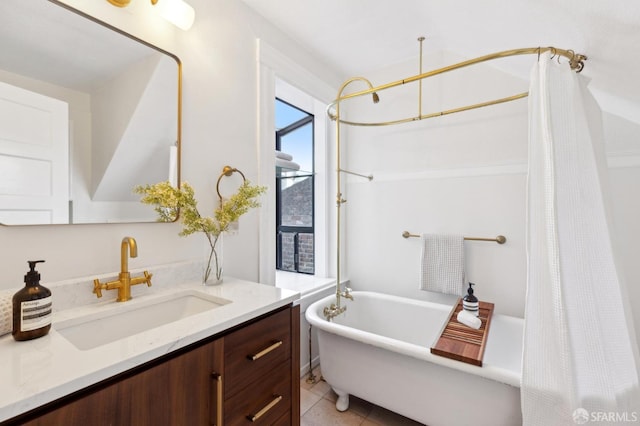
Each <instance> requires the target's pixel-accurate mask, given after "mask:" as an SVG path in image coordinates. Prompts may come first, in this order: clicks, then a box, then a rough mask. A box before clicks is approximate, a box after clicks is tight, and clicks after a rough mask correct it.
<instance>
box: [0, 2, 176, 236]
mask: <svg viewBox="0 0 640 426" xmlns="http://www.w3.org/2000/svg"><path fill="white" fill-rule="evenodd" d="M0 52H2V55H0V170H1V171H2V173H0V223H2V224H4V225H35V224H63V223H65V224H76V223H123V222H153V221H156V214H155V212H154V211H153V209H152V208H150V207H149V206H147V205H144V204H142V203H140V202H139V196H138V195H137V194H134V193H133V188H134V187H135V186H136V185H145V184H153V183H156V182H160V181H166V180H170V181H171V182H172V183H173V184H175V185H179V184H180V149H181V96H182V94H181V78H182V76H181V63H180V60H179V59H178V57H177V56H175V55H173V54H171V53H168V52H166V51H164V50H162V49H160V48H158V47H155V46H153V45H151V44H149V43H147V42H145V41H143V40H140V39H138V38H136V37H133V36H131V35H128V34H126V33H124V32H122V31H120V30H118V29H116V28H114V27H112V26H110V25H108V24H106V23H104V22H101V21H99V20H97V19H95V18H92V17H90V16H88V15H85V14H83V13H81V12H79V11H77V10H75V9H72V8H70V7H69V6H67V5H64V4H63V3H60V2H58V1H56V0H29V1H24V0H2V1H1V2H0Z"/></svg>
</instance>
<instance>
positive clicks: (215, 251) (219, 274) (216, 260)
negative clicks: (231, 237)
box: [202, 234, 223, 285]
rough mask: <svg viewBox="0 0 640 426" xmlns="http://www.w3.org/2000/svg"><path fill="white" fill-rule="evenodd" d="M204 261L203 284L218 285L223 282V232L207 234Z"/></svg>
mask: <svg viewBox="0 0 640 426" xmlns="http://www.w3.org/2000/svg"><path fill="white" fill-rule="evenodd" d="M205 236H206V240H205V250H204V262H203V266H202V284H204V285H218V284H222V278H223V270H222V254H223V245H222V234H220V235H212V234H208V235H205Z"/></svg>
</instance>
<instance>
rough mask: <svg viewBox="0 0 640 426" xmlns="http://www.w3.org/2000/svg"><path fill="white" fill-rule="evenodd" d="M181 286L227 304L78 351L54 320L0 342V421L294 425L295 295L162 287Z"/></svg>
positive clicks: (244, 287)
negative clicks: (31, 336) (23, 337)
mask: <svg viewBox="0 0 640 426" xmlns="http://www.w3.org/2000/svg"><path fill="white" fill-rule="evenodd" d="M194 289H195V290H194ZM185 291H197V292H205V293H206V294H208V295H209V296H211V297H216V298H218V299H219V300H225V301H227V303H224V304H222V305H221V306H219V307H216V308H215V309H211V310H210V311H205V312H201V313H197V314H194V315H190V316H188V317H186V318H182V319H179V320H176V321H172V322H170V323H168V324H165V325H162V326H159V327H154V328H152V329H150V330H147V331H143V332H140V333H136V334H134V335H132V336H127V337H123V338H119V339H117V340H114V341H111V342H108V343H105V344H99V345H98V346H95V345H92V346H91V347H89V348H85V349H79V348H78V347H76V345H75V344H74V343H72V342H73V339H69V337H68V336H66V337H65V335H63V334H62V333H63V332H65V329H60V330H57V329H56V318H55V316H54V323H53V327H52V329H51V332H50V333H49V335H47V336H45V337H43V338H40V339H36V340H33V341H31V342H14V341H13V339H12V338H11V336H5V337H3V338H0V362H1V363H2V365H3V367H2V369H0V424H2V425H5V424H7V425H9V424H11V425H13V424H27V425H51V424H65V425H75V424H77V425H87V424H91V425H101V424H105V425H107V424H136V425H138V424H139V425H144V424H150V425H151V424H153V425H155V424H185V425H186V424H188V425H199V424H202V425H204V424H207V425H211V424H215V425H222V424H224V425H236V424H249V423H252V424H265V425H280V424H282V425H290V424H299V421H300V393H299V373H300V359H299V351H300V342H299V336H300V332H299V321H300V313H299V306H297V305H296V306H294V305H293V301H294V300H295V299H296V298H297V294H296V293H294V292H290V291H287V290H281V289H277V288H275V287H271V286H265V285H260V284H255V283H249V282H245V281H240V280H234V279H226V281H225V283H224V284H222V285H220V286H216V287H211V288H206V287H205V288H203V287H202V286H199V285H198V284H195V283H193V284H188V285H184V286H180V287H179V288H176V289H172V290H170V291H169V293H170V294H171V292H174V293H175V294H180V295H182V294H184V292H185ZM54 294H55V293H54ZM148 297H149V298H151V297H158V296H157V295H153V296H152V295H149V296H148ZM144 298H145V296H139V297H138V298H137V299H138V303H144V300H143V299H144ZM135 300H136V298H135V297H134V301H135ZM113 303H115V302H113ZM127 303H130V302H127ZM118 305H124V304H118ZM234 305H235V306H234ZM108 308H109V309H113V307H112V306H108ZM116 308H120V306H116ZM100 309H104V306H102V305H101V306H92V307H86V308H83V309H82V312H86V311H87V310H89V311H95V310H100ZM120 309H122V308H120ZM133 309H137V308H133ZM140 312H142V311H140ZM70 315H72V314H70V313H67V314H65V315H60V316H59V317H60V320H59V321H57V323H58V324H63V323H64V322H65V321H69V319H68V318H65V319H64V320H63V319H62V318H64V317H65V316H66V317H69V316H70ZM93 315H95V314H93ZM108 320H109V318H105V319H104V321H108ZM39 360H41V361H43V362H44V364H43V365H40V366H36V367H33V365H37V363H38V361H39ZM29 362H31V363H32V368H31V370H29V367H30V365H29Z"/></svg>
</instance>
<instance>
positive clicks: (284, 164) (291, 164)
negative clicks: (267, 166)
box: [276, 158, 300, 170]
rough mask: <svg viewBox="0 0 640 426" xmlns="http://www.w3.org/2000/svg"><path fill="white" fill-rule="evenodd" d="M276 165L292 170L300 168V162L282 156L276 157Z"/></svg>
mask: <svg viewBox="0 0 640 426" xmlns="http://www.w3.org/2000/svg"><path fill="white" fill-rule="evenodd" d="M276 167H282V168H284V169H290V170H300V164H298V163H295V162H293V161H289V160H283V159H282V158H276Z"/></svg>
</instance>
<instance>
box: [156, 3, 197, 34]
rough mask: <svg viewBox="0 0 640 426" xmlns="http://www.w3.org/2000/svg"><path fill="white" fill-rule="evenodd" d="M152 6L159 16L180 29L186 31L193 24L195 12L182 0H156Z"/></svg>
mask: <svg viewBox="0 0 640 426" xmlns="http://www.w3.org/2000/svg"><path fill="white" fill-rule="evenodd" d="M154 7H155V9H156V10H157V11H158V13H159V14H160V16H162V17H163V18H164V19H166V20H167V21H169V22H171V23H172V24H173V25H175V26H176V27H178V28H180V29H183V30H185V31H186V30H188V29H189V28H191V25H193V20H194V19H195V16H196V12H195V11H194V10H193V7H191V6H190V5H189V4H187V3H185V2H184V1H182V0H156V2H155V6H154Z"/></svg>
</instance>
